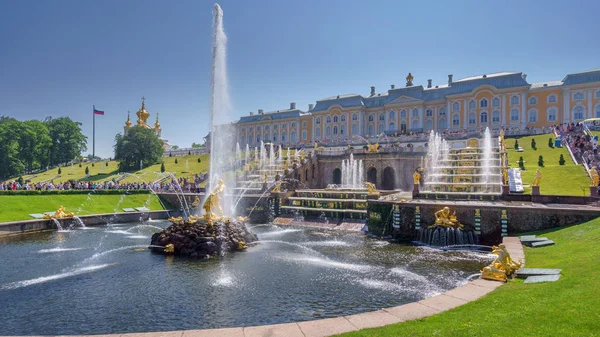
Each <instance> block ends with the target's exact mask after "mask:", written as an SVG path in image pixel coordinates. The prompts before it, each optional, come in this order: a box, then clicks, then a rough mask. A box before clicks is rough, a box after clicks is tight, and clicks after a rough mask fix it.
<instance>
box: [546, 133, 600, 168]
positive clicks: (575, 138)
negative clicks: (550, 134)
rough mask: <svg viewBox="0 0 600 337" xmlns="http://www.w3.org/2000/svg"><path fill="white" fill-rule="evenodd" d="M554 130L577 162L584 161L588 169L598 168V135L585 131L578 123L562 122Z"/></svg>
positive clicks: (599, 162) (599, 157) (599, 164)
mask: <svg viewBox="0 0 600 337" xmlns="http://www.w3.org/2000/svg"><path fill="white" fill-rule="evenodd" d="M555 130H556V132H557V133H558V134H559V135H560V136H561V137H562V139H563V141H564V142H565V143H566V144H567V146H569V148H570V149H571V152H572V153H573V155H574V156H575V159H576V160H577V161H578V162H579V163H585V164H586V166H587V167H588V168H589V169H591V168H592V167H595V168H596V169H597V170H600V156H599V155H598V136H591V135H590V134H588V133H586V132H585V128H584V125H583V124H580V123H577V124H576V123H570V124H562V125H560V126H557V127H556V129H555Z"/></svg>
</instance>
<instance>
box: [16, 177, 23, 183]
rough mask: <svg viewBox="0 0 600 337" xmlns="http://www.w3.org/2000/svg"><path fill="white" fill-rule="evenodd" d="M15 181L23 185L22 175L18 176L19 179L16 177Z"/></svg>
mask: <svg viewBox="0 0 600 337" xmlns="http://www.w3.org/2000/svg"><path fill="white" fill-rule="evenodd" d="M17 182H18V183H19V185H23V176H20V177H19V179H17Z"/></svg>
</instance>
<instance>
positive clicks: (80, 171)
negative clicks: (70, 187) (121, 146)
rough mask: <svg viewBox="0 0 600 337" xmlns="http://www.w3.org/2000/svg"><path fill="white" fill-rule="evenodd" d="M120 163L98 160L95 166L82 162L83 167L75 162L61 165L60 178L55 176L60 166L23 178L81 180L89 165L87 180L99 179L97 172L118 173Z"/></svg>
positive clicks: (61, 180) (56, 180) (35, 180)
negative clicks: (70, 164) (69, 164)
mask: <svg viewBox="0 0 600 337" xmlns="http://www.w3.org/2000/svg"><path fill="white" fill-rule="evenodd" d="M118 165H119V162H117V161H114V160H112V161H109V162H108V166H106V162H105V161H103V162H96V163H94V166H93V167H92V164H91V163H82V164H81V167H79V164H74V165H73V166H65V167H61V168H60V170H61V175H60V177H59V178H55V177H56V176H57V175H58V167H56V168H53V169H51V170H48V171H45V172H42V173H39V174H30V175H24V176H23V179H24V180H30V181H31V182H32V183H38V182H41V181H46V180H48V179H52V181H54V183H60V182H63V181H67V180H81V179H82V178H83V177H84V176H85V168H86V166H87V167H88V168H89V169H90V175H91V177H90V178H88V179H86V180H90V181H97V179H94V178H93V177H94V176H95V175H96V174H110V173H111V172H113V171H114V173H116V172H117V167H118ZM16 178H18V177H15V178H13V179H9V180H14V179H16Z"/></svg>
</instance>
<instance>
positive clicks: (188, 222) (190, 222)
mask: <svg viewBox="0 0 600 337" xmlns="http://www.w3.org/2000/svg"><path fill="white" fill-rule="evenodd" d="M198 220H200V217H198V216H195V215H190V216H189V217H188V218H187V219H186V220H185V224H186V225H195V224H197V223H198Z"/></svg>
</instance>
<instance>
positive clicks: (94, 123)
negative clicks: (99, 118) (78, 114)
mask: <svg viewBox="0 0 600 337" xmlns="http://www.w3.org/2000/svg"><path fill="white" fill-rule="evenodd" d="M92 109H93V110H92V115H94V117H93V122H92V125H93V126H92V128H93V131H92V161H94V158H96V105H93V106H92Z"/></svg>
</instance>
